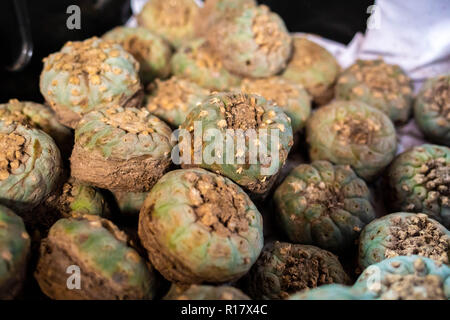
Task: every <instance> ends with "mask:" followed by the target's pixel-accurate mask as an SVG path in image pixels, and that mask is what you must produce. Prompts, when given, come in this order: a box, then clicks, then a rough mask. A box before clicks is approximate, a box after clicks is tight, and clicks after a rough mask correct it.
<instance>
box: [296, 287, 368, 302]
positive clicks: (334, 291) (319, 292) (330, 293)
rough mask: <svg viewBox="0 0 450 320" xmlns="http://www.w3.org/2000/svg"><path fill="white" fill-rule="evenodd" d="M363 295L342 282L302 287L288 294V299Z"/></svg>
mask: <svg viewBox="0 0 450 320" xmlns="http://www.w3.org/2000/svg"><path fill="white" fill-rule="evenodd" d="M364 298H365V297H364V296H362V295H360V294H359V293H357V292H353V290H352V288H351V287H348V286H344V285H342V284H326V285H322V286H320V287H317V288H313V289H304V290H302V291H300V292H297V293H294V294H293V295H290V296H289V300H362V299H364Z"/></svg>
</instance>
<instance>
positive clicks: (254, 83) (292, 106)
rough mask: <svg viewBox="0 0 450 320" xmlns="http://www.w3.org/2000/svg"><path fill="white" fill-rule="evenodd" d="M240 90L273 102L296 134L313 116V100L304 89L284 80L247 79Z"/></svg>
mask: <svg viewBox="0 0 450 320" xmlns="http://www.w3.org/2000/svg"><path fill="white" fill-rule="evenodd" d="M239 89H240V90H241V91H242V92H245V93H250V94H251V93H254V94H257V95H260V96H263V97H264V98H266V99H267V100H270V101H273V102H274V103H275V104H276V105H277V106H279V107H280V108H281V109H282V110H283V111H284V112H285V113H286V114H287V115H288V116H289V118H290V119H291V125H292V131H293V132H294V133H295V132H297V131H300V130H301V129H303V127H304V126H305V124H306V119H308V117H309V115H310V114H311V98H310V96H309V94H308V93H307V92H306V90H305V89H304V87H303V86H302V85H301V84H297V83H295V82H292V81H289V80H286V79H284V78H281V77H270V78H264V79H245V80H243V81H242V83H241V86H240V88H239Z"/></svg>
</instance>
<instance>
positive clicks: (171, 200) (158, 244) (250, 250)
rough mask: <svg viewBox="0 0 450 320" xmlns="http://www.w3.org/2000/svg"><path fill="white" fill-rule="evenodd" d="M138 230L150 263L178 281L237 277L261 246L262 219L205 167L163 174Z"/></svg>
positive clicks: (244, 198)
mask: <svg viewBox="0 0 450 320" xmlns="http://www.w3.org/2000/svg"><path fill="white" fill-rule="evenodd" d="M207 181H209V182H207ZM201 194H203V195H202V197H200V195H201ZM211 197H212V198H211ZM232 203H234V204H235V206H234V207H233V206H232ZM230 206H231V207H230ZM230 208H232V209H230ZM230 210H232V211H230ZM229 212H231V214H230V215H229V216H225V217H222V216H221V215H222V214H227V213H229ZM202 214H203V215H202ZM216 217H217V218H218V219H216ZM138 232H139V238H140V239H141V243H142V244H143V246H144V247H145V248H146V249H147V251H148V253H149V258H150V260H151V262H152V264H153V265H154V266H155V268H156V269H157V270H158V271H159V272H160V273H161V274H162V275H163V276H164V277H165V278H166V279H168V280H170V281H172V282H176V283H202V282H209V283H223V282H227V281H232V280H236V279H238V278H240V277H241V276H242V275H244V274H245V273H247V272H248V270H249V269H250V267H251V266H252V265H253V263H254V262H255V261H256V259H257V258H258V256H259V254H260V252H261V249H262V247H263V234H262V217H261V214H260V213H259V212H258V210H257V208H256V207H255V205H254V204H253V203H252V202H251V200H250V198H249V197H248V196H247V195H246V194H245V193H244V191H242V189H241V188H239V187H238V186H237V185H236V184H234V183H233V182H232V181H231V180H229V179H228V178H225V177H222V176H219V175H216V174H214V173H210V172H208V171H206V170H203V169H181V170H175V171H170V172H169V173H167V174H165V175H164V176H163V177H162V178H161V179H160V180H159V181H158V182H157V183H156V185H155V186H154V187H153V188H152V190H151V191H150V193H149V195H148V197H147V199H146V200H145V202H144V205H143V207H142V209H141V212H140V215H139V230H138Z"/></svg>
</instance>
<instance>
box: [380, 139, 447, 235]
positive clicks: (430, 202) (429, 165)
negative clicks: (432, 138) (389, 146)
mask: <svg viewBox="0 0 450 320" xmlns="http://www.w3.org/2000/svg"><path fill="white" fill-rule="evenodd" d="M386 181H387V186H388V190H387V194H388V200H389V205H390V206H391V208H392V209H393V210H401V211H407V212H422V213H425V214H427V215H429V216H430V217H432V218H433V219H436V220H437V221H439V222H440V223H442V224H443V225H444V226H445V227H446V228H450V201H449V199H450V149H449V148H447V147H443V146H438V145H432V144H424V145H421V146H418V147H414V148H411V149H409V150H406V151H405V152H403V153H401V154H400V155H398V156H397V157H396V158H395V159H394V161H393V162H392V164H391V165H390V166H389V168H388V170H387V174H386Z"/></svg>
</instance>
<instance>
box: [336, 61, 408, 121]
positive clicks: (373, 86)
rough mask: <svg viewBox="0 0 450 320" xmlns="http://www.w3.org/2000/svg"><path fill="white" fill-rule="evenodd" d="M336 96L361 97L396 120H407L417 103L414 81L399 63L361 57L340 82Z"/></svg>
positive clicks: (360, 98) (343, 98)
mask: <svg viewBox="0 0 450 320" xmlns="http://www.w3.org/2000/svg"><path fill="white" fill-rule="evenodd" d="M336 98H337V99H342V100H359V101H362V102H365V103H367V104H368V105H370V106H372V107H374V108H377V109H378V110H380V111H382V112H383V113H385V114H386V115H388V116H389V118H390V119H391V120H392V121H393V122H396V123H404V122H407V121H408V119H409V116H410V114H411V107H412V102H413V92H412V82H411V80H410V79H409V78H408V76H407V75H406V74H405V72H404V71H403V70H402V69H401V68H400V67H399V66H398V65H391V64H387V63H385V62H384V61H383V60H381V59H380V60H357V61H356V62H355V63H354V64H353V65H352V66H350V67H349V68H347V69H346V70H344V71H343V72H342V73H341V74H340V76H339V79H338V81H337V84H336Z"/></svg>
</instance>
